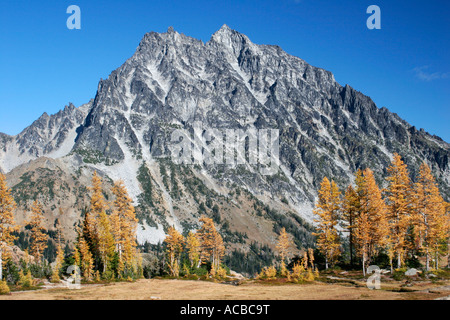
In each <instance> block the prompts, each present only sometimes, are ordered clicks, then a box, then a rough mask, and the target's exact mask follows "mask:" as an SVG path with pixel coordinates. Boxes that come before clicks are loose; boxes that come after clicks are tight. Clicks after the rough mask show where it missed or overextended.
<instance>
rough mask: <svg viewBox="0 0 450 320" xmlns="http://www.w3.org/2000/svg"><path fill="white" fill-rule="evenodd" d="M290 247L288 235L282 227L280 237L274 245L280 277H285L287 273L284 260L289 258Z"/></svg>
mask: <svg viewBox="0 0 450 320" xmlns="http://www.w3.org/2000/svg"><path fill="white" fill-rule="evenodd" d="M290 247H291V239H290V238H289V235H288V233H287V232H286V228H284V227H283V228H282V229H281V231H280V235H279V236H278V241H277V245H276V249H277V250H278V254H279V256H280V270H281V275H282V276H285V275H286V273H287V269H286V259H288V257H289V254H290Z"/></svg>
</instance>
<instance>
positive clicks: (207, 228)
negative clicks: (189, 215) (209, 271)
mask: <svg viewBox="0 0 450 320" xmlns="http://www.w3.org/2000/svg"><path fill="white" fill-rule="evenodd" d="M199 221H200V222H202V223H203V224H202V226H201V228H200V229H199V230H198V231H197V234H198V236H199V239H200V247H201V251H200V259H201V260H202V261H203V259H210V260H211V266H212V268H213V269H214V270H218V269H219V266H220V260H221V259H222V257H223V256H224V254H225V246H224V245H223V239H222V236H221V235H220V234H219V232H218V231H217V229H216V226H215V225H214V222H213V220H212V219H211V218H207V217H205V216H202V217H201V218H200V219H199Z"/></svg>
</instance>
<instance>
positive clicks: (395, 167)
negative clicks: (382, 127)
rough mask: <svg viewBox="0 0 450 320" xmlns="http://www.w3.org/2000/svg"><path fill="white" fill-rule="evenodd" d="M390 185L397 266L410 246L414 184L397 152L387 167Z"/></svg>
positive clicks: (391, 236) (388, 191)
mask: <svg viewBox="0 0 450 320" xmlns="http://www.w3.org/2000/svg"><path fill="white" fill-rule="evenodd" d="M387 171H388V173H389V176H388V177H387V181H388V182H389V185H388V187H387V190H386V194H387V203H388V211H387V214H388V220H389V224H390V239H391V243H392V247H393V248H392V250H393V252H394V254H395V255H396V256H397V267H398V268H400V267H401V265H402V264H403V260H404V257H405V253H406V250H407V248H408V243H407V233H408V228H409V226H410V222H411V215H410V213H411V207H412V199H413V198H412V185H411V180H410V178H409V172H408V168H407V165H406V164H405V163H404V162H403V160H402V159H401V156H400V155H399V154H397V153H395V154H394V158H393V160H392V162H391V165H390V166H389V167H388V169H387Z"/></svg>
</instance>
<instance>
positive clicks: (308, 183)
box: [0, 25, 450, 251]
mask: <svg viewBox="0 0 450 320" xmlns="http://www.w3.org/2000/svg"><path fill="white" fill-rule="evenodd" d="M198 124H201V125H202V128H203V129H201V130H200V131H195V130H196V129H195V128H196V126H197V125H198ZM208 128H213V129H216V130H218V131H219V132H226V131H227V130H234V132H239V131H238V130H242V131H241V132H245V133H249V132H264V131H263V130H265V129H273V130H276V132H277V133H278V134H279V140H278V141H279V166H278V167H277V168H276V170H275V171H274V172H271V173H270V174H265V173H264V172H263V171H262V170H261V167H262V166H259V165H258V164H252V163H249V162H245V163H243V164H238V165H228V164H206V163H197V164H195V165H191V164H186V163H185V164H177V163H176V161H175V158H174V157H173V155H174V154H173V153H172V152H171V151H173V149H172V148H173V146H174V145H175V144H176V143H174V142H173V140H172V138H173V137H172V134H173V132H174V130H175V131H177V132H185V133H186V135H185V136H184V138H187V139H191V140H192V142H194V143H196V145H197V146H198V141H199V140H200V138H199V137H195V136H191V137H189V134H188V132H191V133H192V132H197V133H198V132H200V135H201V133H202V132H203V131H202V130H206V129H208ZM216 132H217V131H216ZM227 136H228V134H227ZM216 138H217V137H216ZM272 138H273V136H272ZM213 141H215V139H213ZM217 141H219V142H220V139H219V140H217ZM249 141H250V139H249V140H248V142H247V143H246V144H244V145H243V149H239V150H240V152H241V153H240V154H239V150H238V157H244V158H245V156H246V154H247V156H248V157H250V154H251V153H252V152H254V151H253V150H252V149H251V148H250V142H249ZM259 143H260V146H261V141H260V142H259ZM394 152H397V153H399V154H400V155H401V156H402V157H403V158H404V160H405V162H406V163H407V164H408V167H409V169H410V171H411V172H412V174H415V173H416V172H417V171H418V167H419V165H420V164H421V162H422V161H426V162H427V163H428V164H429V165H430V167H431V168H432V170H433V173H434V175H435V176H436V178H437V180H438V181H439V184H440V188H441V192H442V193H443V195H444V198H445V199H446V200H449V199H450V168H449V156H450V145H449V144H448V143H446V142H445V141H443V140H442V139H440V138H439V137H437V136H432V135H430V134H428V133H427V132H425V131H424V130H422V129H421V130H417V129H416V128H415V127H414V126H412V125H410V124H408V123H407V122H406V121H404V120H402V119H401V118H400V117H399V116H398V115H396V114H395V113H392V112H390V111H389V110H388V109H386V108H384V107H383V108H378V107H377V106H376V105H375V103H374V102H373V101H372V100H371V99H370V98H369V97H368V96H365V95H364V94H362V93H360V92H358V91H357V90H355V89H353V88H352V87H350V86H349V85H345V86H341V85H340V84H339V83H337V82H336V81H335V79H334V76H333V74H332V73H331V72H329V71H326V70H323V69H321V68H317V67H314V66H311V65H310V64H308V63H307V62H305V61H304V60H302V59H300V58H298V57H295V56H292V55H289V54H288V53H286V52H284V51H283V50H282V49H281V48H280V47H278V46H273V45H258V44H254V43H252V42H251V41H250V40H249V38H248V37H247V36H245V35H243V34H241V33H239V32H237V31H235V30H232V29H230V28H229V27H228V26H226V25H224V26H223V27H222V28H221V29H220V30H218V31H217V32H215V33H214V34H213V35H212V37H211V39H210V40H209V41H208V42H206V43H203V42H202V41H200V40H197V39H194V38H191V37H188V36H186V35H184V34H180V33H178V32H176V31H174V30H173V28H169V30H168V31H167V32H166V33H155V32H150V33H147V34H146V35H145V36H144V37H143V39H142V40H141V42H140V44H139V46H138V48H137V50H136V52H135V53H134V55H133V56H132V57H131V58H129V59H128V60H127V61H126V62H125V63H124V64H123V65H122V66H120V67H119V68H118V69H116V70H114V71H113V72H112V73H111V74H110V76H109V77H108V78H107V79H104V80H103V79H102V80H100V82H99V85H98V90H97V94H96V96H95V99H93V100H91V101H90V102H88V103H87V104H85V105H82V106H80V107H78V108H76V107H74V106H73V105H72V104H70V105H69V106H67V107H65V108H64V110H62V111H60V112H58V113H57V114H55V115H51V116H49V115H47V114H45V113H44V115H42V116H41V117H40V118H39V119H38V120H36V121H35V122H34V123H33V124H32V125H31V126H29V127H28V128H26V129H25V130H24V131H23V132H22V133H20V134H18V135H17V136H8V135H5V134H0V168H1V170H2V171H3V172H5V173H7V179H8V181H9V183H10V185H11V187H12V188H13V192H14V195H15V197H16V199H18V202H19V205H20V210H21V215H23V216H25V214H26V208H27V206H29V204H30V201H32V199H33V198H34V197H37V198H39V199H40V200H41V201H42V202H43V203H44V205H45V208H46V217H47V224H48V227H49V228H53V225H54V221H55V219H56V218H58V219H61V220H63V221H65V224H66V229H67V230H66V235H67V238H68V239H73V238H74V236H75V234H74V232H73V231H70V230H71V229H73V225H75V224H76V223H77V221H79V219H80V218H81V215H82V212H83V208H86V206H87V203H88V202H87V201H88V199H87V198H88V197H87V189H86V188H87V187H88V186H89V184H90V182H89V179H90V177H91V175H92V173H93V172H94V171H95V170H96V171H98V172H99V173H100V174H101V175H102V176H103V177H104V181H105V186H106V189H108V188H109V187H108V186H110V185H111V184H112V181H113V180H118V179H122V180H123V181H124V182H125V184H126V186H127V188H128V190H129V192H130V195H131V196H132V197H133V199H134V201H135V204H136V206H137V212H138V216H139V219H140V226H139V232H138V240H139V242H141V243H143V242H145V241H148V242H151V243H157V242H158V241H161V240H162V239H164V234H165V233H164V230H166V229H167V227H168V226H169V225H175V226H176V228H177V229H179V230H182V231H187V230H189V229H192V228H196V227H197V226H198V218H199V217H200V215H201V214H207V215H210V216H212V217H213V218H214V219H215V221H216V222H217V223H218V225H219V229H220V231H221V233H222V234H223V235H224V238H225V241H226V242H227V243H228V244H229V245H228V247H227V248H228V250H232V249H240V250H244V251H245V250H248V247H249V245H250V244H251V243H252V242H256V243H259V244H261V245H263V244H266V245H268V246H269V247H272V248H273V247H274V243H275V239H276V236H277V232H278V231H279V229H280V228H281V227H283V226H284V227H286V229H287V230H288V232H289V233H291V234H292V236H293V238H294V240H295V242H296V244H297V246H298V247H301V246H304V247H306V246H309V245H311V244H312V242H313V240H312V237H311V230H312V228H311V224H312V223H313V217H312V208H313V206H314V201H315V198H316V195H317V189H318V187H319V184H320V182H321V180H322V179H323V177H324V176H328V177H332V178H333V179H334V180H335V181H337V182H338V184H339V185H340V186H341V187H344V186H346V185H347V184H349V183H351V182H352V179H353V178H352V175H353V173H354V172H355V171H356V170H357V169H358V168H365V167H370V168H371V169H372V170H374V172H375V174H376V177H377V179H378V182H379V183H380V184H383V183H385V180H384V177H385V175H386V170H385V168H386V167H387V166H388V165H389V163H390V160H391V159H392V157H393V153H394ZM215 154H216V153H215ZM107 192H108V191H107ZM60 208H62V210H59V209H60ZM20 210H19V211H20Z"/></svg>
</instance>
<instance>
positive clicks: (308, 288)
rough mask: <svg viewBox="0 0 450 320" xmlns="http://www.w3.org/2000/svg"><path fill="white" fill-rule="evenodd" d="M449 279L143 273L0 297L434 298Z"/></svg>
mask: <svg viewBox="0 0 450 320" xmlns="http://www.w3.org/2000/svg"><path fill="white" fill-rule="evenodd" d="M449 290H450V283H449V282H448V281H446V282H445V283H442V282H441V283H439V284H433V283H432V282H424V283H420V284H416V285H414V286H412V287H409V288H407V289H405V288H403V287H401V286H400V284H395V283H394V284H385V285H384V284H383V283H382V284H381V289H380V290H370V289H368V288H367V287H365V286H364V285H363V284H357V283H324V282H314V283H310V284H287V283H261V282H258V281H247V282H245V283H243V284H241V285H238V286H236V285H231V284H224V283H214V282H209V281H196V280H170V279H145V280H139V281H136V282H133V283H128V282H117V283H110V284H106V285H84V286H83V287H82V288H81V289H78V290H70V289H67V288H51V289H42V290H34V291H22V292H13V293H12V294H10V295H5V296H0V300H191V299H193V300H309V299H311V300H432V299H437V298H442V297H448V296H450V291H449Z"/></svg>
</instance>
